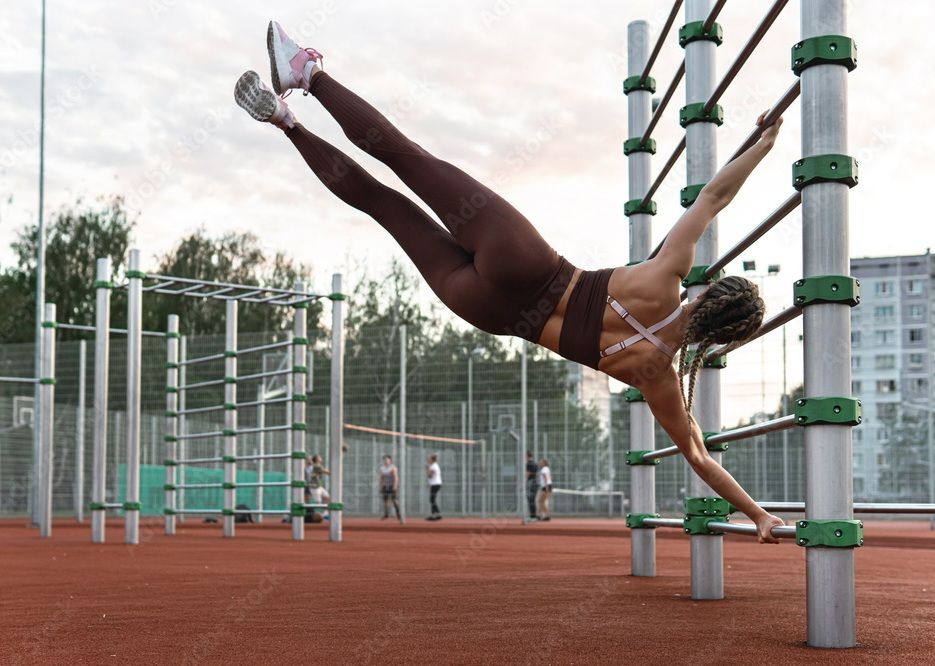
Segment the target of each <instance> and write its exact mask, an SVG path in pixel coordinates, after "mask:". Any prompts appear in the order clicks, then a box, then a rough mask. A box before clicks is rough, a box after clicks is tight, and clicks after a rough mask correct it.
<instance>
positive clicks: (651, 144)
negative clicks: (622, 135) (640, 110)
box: [623, 136, 656, 155]
mask: <svg viewBox="0 0 935 666" xmlns="http://www.w3.org/2000/svg"><path fill="white" fill-rule="evenodd" d="M641 139H642V137H639V136H635V137H633V138H631V139H627V140H626V141H624V142H623V154H624V155H631V154H632V153H649V154H650V155H655V154H656V140H655V139H649V140H647V141H646V143H642V142H641Z"/></svg>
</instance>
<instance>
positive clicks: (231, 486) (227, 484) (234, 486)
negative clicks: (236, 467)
mask: <svg viewBox="0 0 935 666" xmlns="http://www.w3.org/2000/svg"><path fill="white" fill-rule="evenodd" d="M221 488H222V489H223V490H237V484H236V483H232V482H230V481H224V482H223V483H221Z"/></svg>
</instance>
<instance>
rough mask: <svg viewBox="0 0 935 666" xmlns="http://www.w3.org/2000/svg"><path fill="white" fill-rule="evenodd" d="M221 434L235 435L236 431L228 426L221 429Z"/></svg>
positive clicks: (224, 435) (225, 435)
mask: <svg viewBox="0 0 935 666" xmlns="http://www.w3.org/2000/svg"><path fill="white" fill-rule="evenodd" d="M221 435H222V436H223V437H236V436H237V431H236V430H231V429H230V428H224V430H222V431H221Z"/></svg>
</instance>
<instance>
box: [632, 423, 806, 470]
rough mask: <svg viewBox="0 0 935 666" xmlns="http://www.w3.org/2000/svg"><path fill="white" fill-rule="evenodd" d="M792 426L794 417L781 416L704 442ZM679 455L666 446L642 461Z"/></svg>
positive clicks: (750, 435)
mask: <svg viewBox="0 0 935 666" xmlns="http://www.w3.org/2000/svg"><path fill="white" fill-rule="evenodd" d="M793 426H795V415H794V414H790V415H789V416H783V417H780V418H778V419H772V420H770V421H764V422H763V423H754V424H752V425H748V426H741V427H740V428H735V429H733V430H725V431H724V432H721V433H718V434H716V435H710V436H709V437H708V438H707V440H705V441H706V443H708V444H720V443H723V442H735V441H737V440H741V439H747V438H749V437H756V436H757V435H764V434H766V433H769V432H776V431H777V430H787V429H788V428H792V427H793ZM679 453H680V451H679V447H677V446H667V447H665V448H663V449H656V450H655V451H650V452H649V453H645V454H643V460H662V459H663V458H671V457H672V456H676V455H678V454H679Z"/></svg>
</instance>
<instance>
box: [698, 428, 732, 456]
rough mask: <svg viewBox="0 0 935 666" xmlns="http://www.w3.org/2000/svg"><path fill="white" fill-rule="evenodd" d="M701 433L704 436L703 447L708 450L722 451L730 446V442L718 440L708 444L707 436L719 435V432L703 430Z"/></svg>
mask: <svg viewBox="0 0 935 666" xmlns="http://www.w3.org/2000/svg"><path fill="white" fill-rule="evenodd" d="M701 434H702V436H703V437H704V447H705V448H706V449H708V451H721V452H723V451H726V450H727V449H729V448H730V444H728V443H727V442H719V443H717V444H708V437H712V436H714V435H720V434H721V433H719V432H703V433H701Z"/></svg>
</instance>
